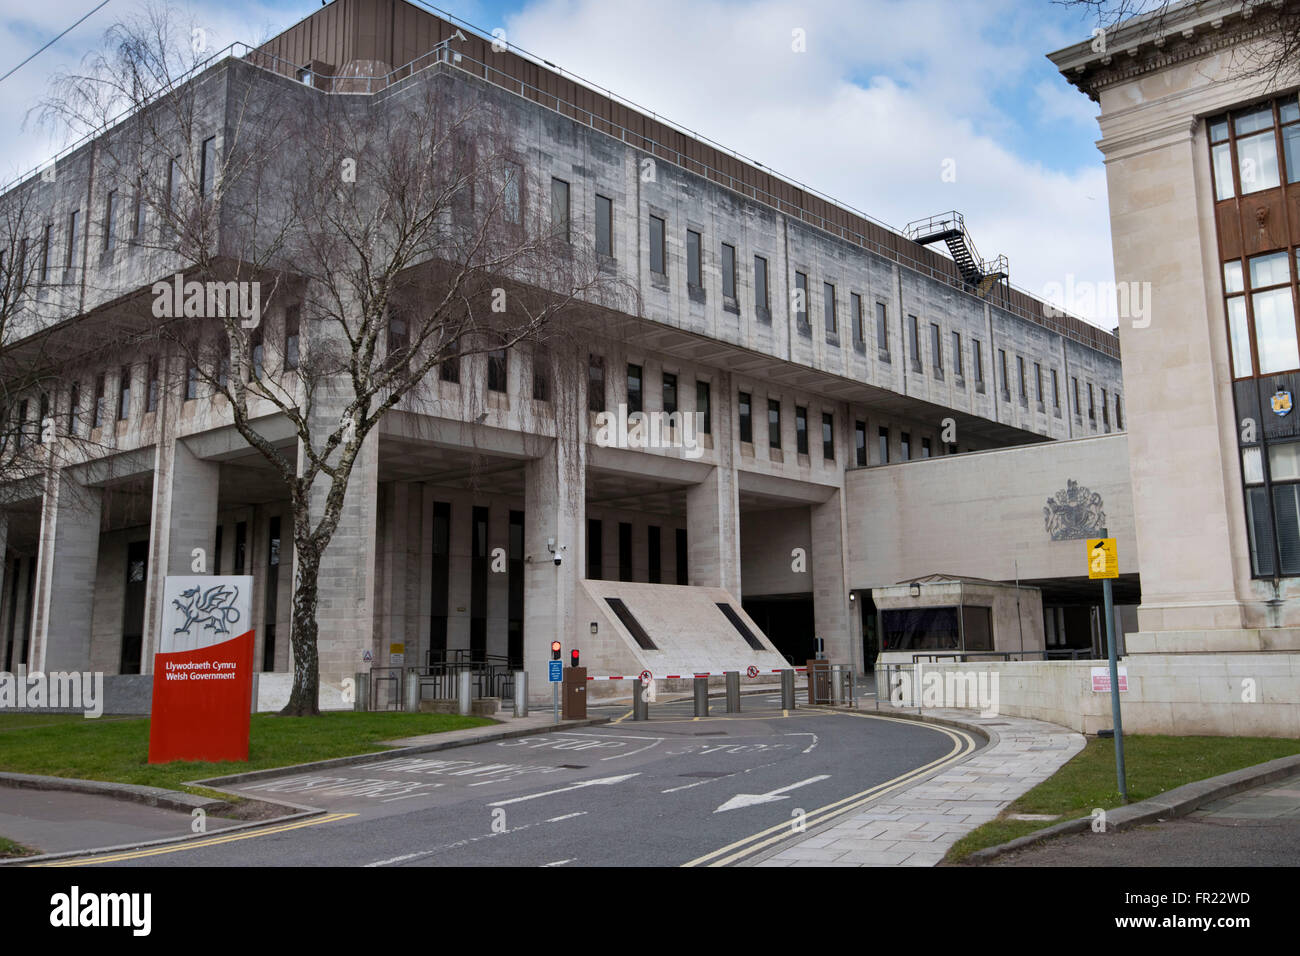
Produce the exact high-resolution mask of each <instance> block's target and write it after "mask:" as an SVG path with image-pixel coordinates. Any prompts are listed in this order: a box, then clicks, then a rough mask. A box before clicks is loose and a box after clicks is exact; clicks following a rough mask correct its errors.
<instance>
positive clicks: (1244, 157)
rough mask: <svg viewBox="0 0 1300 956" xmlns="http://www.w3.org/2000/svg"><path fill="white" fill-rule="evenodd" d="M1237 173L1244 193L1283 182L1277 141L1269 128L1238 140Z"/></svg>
mask: <svg viewBox="0 0 1300 956" xmlns="http://www.w3.org/2000/svg"><path fill="white" fill-rule="evenodd" d="M1237 173H1238V175H1240V176H1241V191H1242V193H1243V194H1249V193H1257V192H1259V191H1260V190H1261V189H1272V188H1274V187H1275V186H1278V185H1280V184H1281V182H1282V181H1281V180H1280V179H1279V178H1278V171H1277V141H1276V140H1275V139H1274V138H1273V131H1272V130H1268V131H1266V132H1263V133H1257V134H1256V135H1254V136H1247V137H1246V138H1245V139H1239V140H1237Z"/></svg>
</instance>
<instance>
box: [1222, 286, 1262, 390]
mask: <svg viewBox="0 0 1300 956" xmlns="http://www.w3.org/2000/svg"><path fill="white" fill-rule="evenodd" d="M1228 334H1229V338H1230V339H1231V341H1232V377H1233V378H1245V377H1246V376H1248V375H1253V374H1254V373H1255V365H1254V362H1253V360H1252V359H1251V357H1250V328H1249V326H1248V325H1247V323H1246V300H1245V299H1244V298H1242V297H1241V296H1237V297H1236V298H1233V299H1229V300H1228Z"/></svg>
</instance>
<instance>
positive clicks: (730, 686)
mask: <svg viewBox="0 0 1300 956" xmlns="http://www.w3.org/2000/svg"><path fill="white" fill-rule="evenodd" d="M724 673H725V675H726V678H727V713H729V714H738V713H740V671H724Z"/></svg>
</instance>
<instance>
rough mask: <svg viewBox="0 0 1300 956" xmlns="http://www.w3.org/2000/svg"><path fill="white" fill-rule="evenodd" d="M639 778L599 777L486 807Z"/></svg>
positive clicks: (627, 774) (623, 776)
mask: <svg viewBox="0 0 1300 956" xmlns="http://www.w3.org/2000/svg"><path fill="white" fill-rule="evenodd" d="M639 776H641V774H640V773H625V774H623V775H622V776H618V777H601V778H600V779H599V780H584V781H582V782H581V783H575V784H573V785H572V786H569V787H560V788H559V789H558V790H547V791H544V792H543V793H530V794H529V795H528V796H526V797H512V798H510V799H509V800H498V801H496V802H495V803H489V804H488V806H489V807H504V806H507V805H509V804H511V803H523V802H524V801H525V800H536V799H537V798H538V797H549V796H551V795H552V794H556V793H565V792H566V791H569V790H581V789H582V788H583V787H608V786H612V785H613V784H616V783H622V782H623V781H624V780H631V779H632V778H633V777H639Z"/></svg>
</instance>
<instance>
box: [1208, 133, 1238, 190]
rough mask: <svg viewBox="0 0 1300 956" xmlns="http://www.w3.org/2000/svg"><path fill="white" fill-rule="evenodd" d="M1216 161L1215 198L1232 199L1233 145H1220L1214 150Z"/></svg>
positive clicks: (1213, 154)
mask: <svg viewBox="0 0 1300 956" xmlns="http://www.w3.org/2000/svg"><path fill="white" fill-rule="evenodd" d="M1212 156H1213V159H1214V198H1215V199H1231V198H1232V197H1233V195H1234V193H1233V191H1232V145H1231V144H1230V143H1220V144H1219V145H1218V146H1216V147H1214V149H1213V150H1212Z"/></svg>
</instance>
